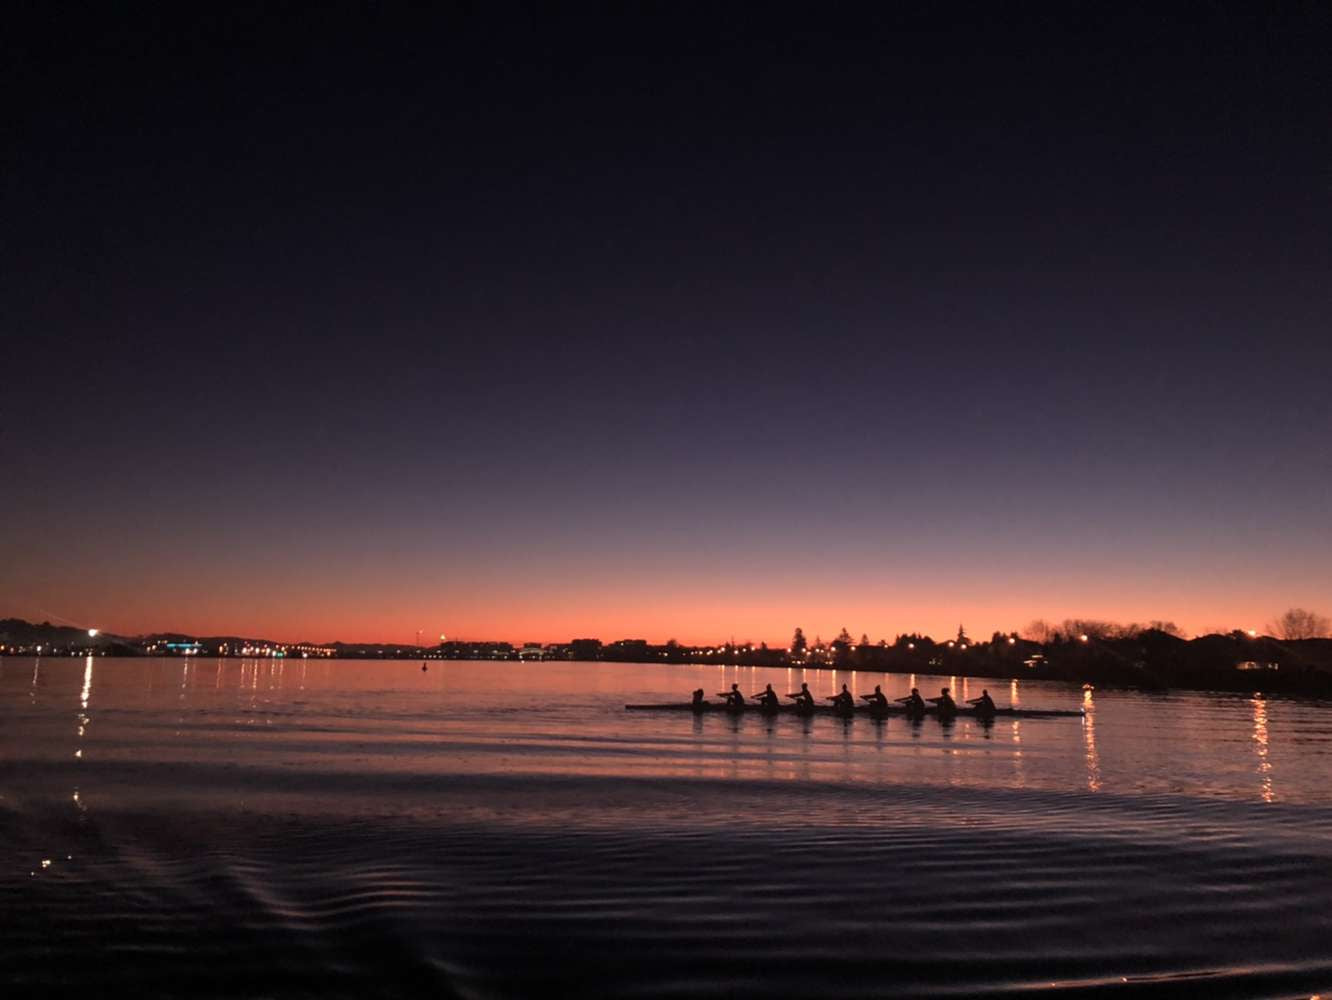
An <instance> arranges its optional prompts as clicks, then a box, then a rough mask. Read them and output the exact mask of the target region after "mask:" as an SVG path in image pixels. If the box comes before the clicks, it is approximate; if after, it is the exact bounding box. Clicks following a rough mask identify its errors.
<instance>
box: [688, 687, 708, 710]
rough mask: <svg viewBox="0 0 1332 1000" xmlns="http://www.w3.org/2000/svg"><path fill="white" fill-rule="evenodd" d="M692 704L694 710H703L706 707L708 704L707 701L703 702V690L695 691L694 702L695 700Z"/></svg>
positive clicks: (696, 689) (697, 689)
mask: <svg viewBox="0 0 1332 1000" xmlns="http://www.w3.org/2000/svg"><path fill="white" fill-rule="evenodd" d="M690 704H691V705H692V706H693V707H694V708H702V707H703V706H704V705H706V704H707V702H705V701H704V700H703V689H702V688H695V689H694V700H693V701H692V702H690Z"/></svg>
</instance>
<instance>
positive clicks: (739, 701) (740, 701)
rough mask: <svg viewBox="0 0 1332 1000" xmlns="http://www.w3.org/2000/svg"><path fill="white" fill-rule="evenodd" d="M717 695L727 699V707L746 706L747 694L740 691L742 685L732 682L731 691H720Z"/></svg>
mask: <svg viewBox="0 0 1332 1000" xmlns="http://www.w3.org/2000/svg"><path fill="white" fill-rule="evenodd" d="M717 697H719V698H725V699H726V707H727V708H744V707H745V696H744V695H743V694H741V693H740V685H739V684H732V685H731V690H729V691H718V692H717Z"/></svg>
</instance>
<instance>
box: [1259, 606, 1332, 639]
mask: <svg viewBox="0 0 1332 1000" xmlns="http://www.w3.org/2000/svg"><path fill="white" fill-rule="evenodd" d="M1329 627H1332V622H1329V621H1328V619H1327V617H1326V616H1325V615H1320V614H1317V613H1316V612H1313V611H1309V610H1308V609H1306V608H1291V609H1290V610H1289V611H1287V612H1286V613H1285V614H1284V615H1282V616H1281V617H1280V618H1278V619H1277V620H1276V621H1274V622H1272V623H1270V624H1269V625H1268V626H1267V630H1268V631H1269V632H1271V633H1272V634H1273V635H1274V636H1276V637H1277V638H1279V639H1317V638H1319V637H1320V636H1324V635H1327V632H1328V629H1329Z"/></svg>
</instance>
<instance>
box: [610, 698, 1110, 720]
mask: <svg viewBox="0 0 1332 1000" xmlns="http://www.w3.org/2000/svg"><path fill="white" fill-rule="evenodd" d="M624 707H625V709H626V710H627V711H630V712H696V713H699V714H704V713H723V714H731V715H740V714H745V713H751V714H754V715H777V714H781V715H832V716H840V717H844V718H850V717H851V713H849V712H847V710H846V709H844V708H836V707H833V706H831V705H815V706H814V707H813V708H801V707H798V706H795V705H783V706H781V709H780V711H774V710H773V709H771V708H765V707H763V706H761V705H758V704H757V703H747V704H745V705H744V706H743V707H742V708H740V707H736V706H733V705H725V704H721V703H719V702H703V703H702V704H701V705H696V704H694V703H692V702H688V701H681V702H662V703H658V704H649V705H625V706H624ZM855 715H858V716H865V717H867V718H875V719H886V718H888V717H890V716H892V717H897V718H908V717H914V718H919V715H918V714H913V713H909V712H908V711H907V710H906V708H905V707H904V706H901V705H889V706H888V707H887V708H878V707H875V708H870V707H868V706H864V705H859V706H857V707H856V710H855ZM925 715H927V716H930V717H934V718H941V721H947V720H948V719H953V718H960V719H977V720H979V721H981V722H988V721H992V720H994V719H1063V718H1069V719H1079V718H1082V717H1083V715H1085V713H1084V712H1083V711H1082V710H1081V709H1073V710H1070V709H1059V708H996V709H995V710H994V711H993V712H977V711H976V710H975V709H974V708H961V707H959V708H958V709H956V710H955V711H953V712H948V713H945V714H944V715H943V716H942V717H940V716H939V712H938V709H937V708H935V706H933V705H931V706H929V707H928V708H926V709H925Z"/></svg>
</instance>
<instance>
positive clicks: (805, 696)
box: [786, 681, 814, 709]
mask: <svg viewBox="0 0 1332 1000" xmlns="http://www.w3.org/2000/svg"><path fill="white" fill-rule="evenodd" d="M786 697H788V698H794V699H795V703H796V708H800V709H811V708H813V707H814V696H813V695H812V694H810V693H809V685H808V684H806V683H805V682H804V681H801V683H800V690H799V691H797V692H796V693H795V694H788V695H787V696H786Z"/></svg>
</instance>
